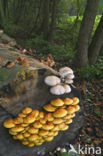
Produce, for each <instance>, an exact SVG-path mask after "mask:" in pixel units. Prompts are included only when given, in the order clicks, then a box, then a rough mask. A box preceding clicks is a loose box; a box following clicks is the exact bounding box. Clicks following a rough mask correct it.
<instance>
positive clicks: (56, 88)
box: [50, 84, 65, 95]
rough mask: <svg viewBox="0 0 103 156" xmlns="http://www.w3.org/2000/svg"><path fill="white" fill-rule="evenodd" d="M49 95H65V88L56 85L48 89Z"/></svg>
mask: <svg viewBox="0 0 103 156" xmlns="http://www.w3.org/2000/svg"><path fill="white" fill-rule="evenodd" d="M50 93H52V94H55V95H62V94H64V93H65V88H64V87H63V86H62V85H60V84H58V85H56V86H53V87H51V88H50Z"/></svg>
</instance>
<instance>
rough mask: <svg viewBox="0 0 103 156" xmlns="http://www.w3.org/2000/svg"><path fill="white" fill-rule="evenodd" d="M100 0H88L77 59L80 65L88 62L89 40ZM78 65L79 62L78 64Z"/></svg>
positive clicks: (80, 33)
mask: <svg viewBox="0 0 103 156" xmlns="http://www.w3.org/2000/svg"><path fill="white" fill-rule="evenodd" d="M98 3H99V0H87V5H86V9H85V12H84V17H83V20H82V23H81V27H80V32H79V38H78V50H77V57H76V60H77V62H79V63H78V66H79V67H83V66H86V65H87V64H88V42H89V38H90V35H91V32H92V29H93V24H94V21H95V17H96V13H97V8H98ZM76 66H77V64H76Z"/></svg>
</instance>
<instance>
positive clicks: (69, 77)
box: [66, 73, 75, 79]
mask: <svg viewBox="0 0 103 156" xmlns="http://www.w3.org/2000/svg"><path fill="white" fill-rule="evenodd" d="M66 77H67V78H68V79H74V77H75V76H74V74H73V73H69V74H68V75H67V76H66Z"/></svg>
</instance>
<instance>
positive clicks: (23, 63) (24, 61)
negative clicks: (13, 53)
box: [20, 58, 29, 66]
mask: <svg viewBox="0 0 103 156" xmlns="http://www.w3.org/2000/svg"><path fill="white" fill-rule="evenodd" d="M20 64H21V65H22V66H29V60H28V59H27V58H24V60H23V61H21V63H20Z"/></svg>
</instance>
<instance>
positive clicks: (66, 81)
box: [65, 78, 73, 84]
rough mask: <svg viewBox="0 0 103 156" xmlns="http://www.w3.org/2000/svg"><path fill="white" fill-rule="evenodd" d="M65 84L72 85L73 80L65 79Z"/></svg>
mask: <svg viewBox="0 0 103 156" xmlns="http://www.w3.org/2000/svg"><path fill="white" fill-rule="evenodd" d="M65 83H67V84H72V83H73V80H71V79H69V78H66V79H65Z"/></svg>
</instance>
